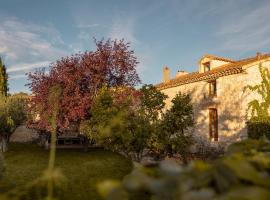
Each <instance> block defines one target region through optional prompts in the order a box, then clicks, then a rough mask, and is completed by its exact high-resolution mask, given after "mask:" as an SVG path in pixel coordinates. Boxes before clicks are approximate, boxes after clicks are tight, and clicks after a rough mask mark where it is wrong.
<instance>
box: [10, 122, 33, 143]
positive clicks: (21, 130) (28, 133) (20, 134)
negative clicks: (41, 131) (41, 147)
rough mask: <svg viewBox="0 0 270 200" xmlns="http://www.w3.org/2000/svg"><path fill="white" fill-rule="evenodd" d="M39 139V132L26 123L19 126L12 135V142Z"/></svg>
mask: <svg viewBox="0 0 270 200" xmlns="http://www.w3.org/2000/svg"><path fill="white" fill-rule="evenodd" d="M37 139H38V133H37V132H36V131H34V130H32V129H28V128H27V127H26V126H25V125H21V126H19V127H18V128H17V129H16V130H15V131H14V133H13V134H12V135H11V137H10V142H19V143H26V142H27V143H28V142H34V141H36V140H37Z"/></svg>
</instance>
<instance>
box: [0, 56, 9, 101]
mask: <svg viewBox="0 0 270 200" xmlns="http://www.w3.org/2000/svg"><path fill="white" fill-rule="evenodd" d="M7 92H8V75H7V71H6V66H5V65H4V63H3V62H2V59H1V57H0V95H4V96H7Z"/></svg>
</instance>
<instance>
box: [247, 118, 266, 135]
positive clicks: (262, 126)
mask: <svg viewBox="0 0 270 200" xmlns="http://www.w3.org/2000/svg"><path fill="white" fill-rule="evenodd" d="M247 133H248V138H251V139H259V138H261V137H263V136H266V137H267V138H268V139H270V117H267V118H266V117H265V118H259V117H253V118H252V119H251V120H249V121H248V123H247Z"/></svg>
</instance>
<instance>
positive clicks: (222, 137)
mask: <svg viewBox="0 0 270 200" xmlns="http://www.w3.org/2000/svg"><path fill="white" fill-rule="evenodd" d="M259 64H262V66H263V67H268V68H269V69H270V54H261V53H257V55H256V56H254V57H250V58H246V59H241V60H237V61H235V60H231V59H228V58H223V57H219V56H214V55H204V56H203V57H202V58H201V59H200V60H199V62H198V71H197V72H192V73H187V72H185V71H178V72H177V74H176V75H175V77H173V78H170V69H169V68H168V67H167V66H165V67H164V68H163V82H162V83H159V84H157V85H156V87H157V88H158V89H159V90H160V91H162V92H163V93H164V94H166V95H168V98H167V99H166V106H165V107H166V109H168V108H170V106H171V100H172V99H173V98H174V96H175V95H176V94H177V93H178V92H181V93H186V94H190V97H191V101H192V104H193V111H194V124H195V125H194V127H193V128H192V130H191V132H192V134H194V136H195V137H199V138H201V139H204V140H205V141H209V142H210V143H211V144H213V145H219V144H225V145H227V144H229V143H231V142H233V141H238V140H241V139H243V138H246V137H247V128H246V122H247V119H248V112H247V108H248V103H249V102H250V101H251V100H253V99H255V98H256V99H260V96H259V95H258V94H256V93H254V92H251V91H248V90H245V87H246V86H247V85H256V84H258V83H260V82H261V76H260V72H259Z"/></svg>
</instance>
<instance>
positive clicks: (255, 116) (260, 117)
mask: <svg viewBox="0 0 270 200" xmlns="http://www.w3.org/2000/svg"><path fill="white" fill-rule="evenodd" d="M259 71H260V75H261V79H262V80H261V82H260V83H259V84H257V85H255V86H251V85H248V86H247V89H249V90H251V91H252V92H256V93H258V94H259V95H260V97H261V100H258V99H254V100H252V101H251V102H249V103H248V111H249V110H251V118H250V120H249V121H248V123H247V125H248V136H249V137H250V138H253V139H256V138H260V137H261V136H263V134H265V135H266V136H267V137H268V138H270V116H269V109H270V71H269V69H268V68H264V67H262V64H260V65H259Z"/></svg>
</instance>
